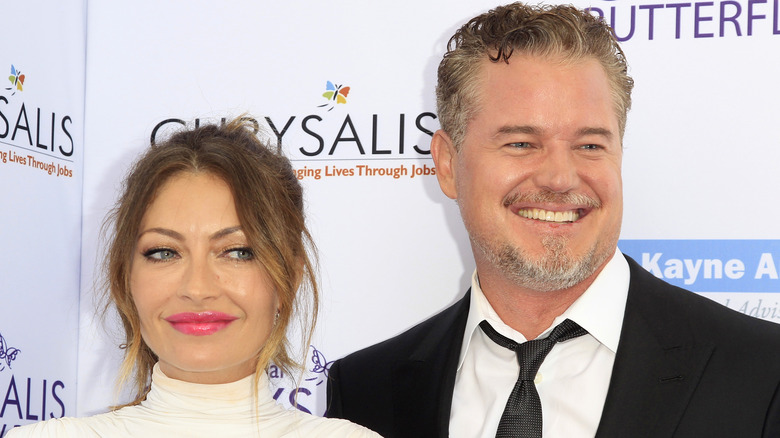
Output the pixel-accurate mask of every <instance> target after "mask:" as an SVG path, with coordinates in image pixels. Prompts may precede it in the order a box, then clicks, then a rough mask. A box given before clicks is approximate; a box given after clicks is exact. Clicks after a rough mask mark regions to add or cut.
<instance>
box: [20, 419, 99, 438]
mask: <svg viewBox="0 0 780 438" xmlns="http://www.w3.org/2000/svg"><path fill="white" fill-rule="evenodd" d="M91 423H92V421H90V419H89V418H72V417H64V418H53V419H51V420H47V421H41V422H38V423H33V424H28V425H26V426H20V427H15V428H13V429H11V430H10V431H9V432H8V433H7V434H6V435H5V437H6V438H26V437H36V438H64V437H97V436H100V435H99V434H98V433H96V432H95V430H94V429H93V428H92V425H91Z"/></svg>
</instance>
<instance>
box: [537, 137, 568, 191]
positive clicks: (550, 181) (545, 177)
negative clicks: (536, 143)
mask: <svg viewBox="0 0 780 438" xmlns="http://www.w3.org/2000/svg"><path fill="white" fill-rule="evenodd" d="M574 158H575V157H573V156H572V151H570V150H568V148H564V147H559V148H549V149H546V150H545V151H544V154H543V156H542V157H540V163H539V166H538V168H537V170H536V172H535V173H534V182H535V184H536V186H537V187H539V188H543V189H547V190H549V191H551V192H555V193H565V192H568V191H570V190H573V189H575V188H576V187H577V185H578V184H579V175H578V171H577V165H576V163H575V159H574Z"/></svg>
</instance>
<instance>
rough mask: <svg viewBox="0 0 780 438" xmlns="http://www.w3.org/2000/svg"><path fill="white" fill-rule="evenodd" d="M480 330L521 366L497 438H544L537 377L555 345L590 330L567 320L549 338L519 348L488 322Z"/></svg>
mask: <svg viewBox="0 0 780 438" xmlns="http://www.w3.org/2000/svg"><path fill="white" fill-rule="evenodd" d="M479 326H480V327H482V331H483V332H485V334H486V335H488V337H489V338H490V339H492V340H493V342H495V343H496V344H498V345H500V346H502V347H504V348H508V349H510V350H512V351H514V352H515V353H517V361H518V362H519V363H520V376H519V377H518V378H517V383H515V387H514V388H513V389H512V393H511V394H509V400H507V402H506V407H504V413H503V414H501V421H499V423H498V430H497V431H496V438H541V436H542V402H541V400H539V393H538V392H537V391H536V385H534V378H535V377H536V373H537V371H539V366H541V365H542V361H544V358H545V357H546V356H547V353H549V352H550V350H552V348H553V346H554V345H555V343H556V342H563V341H566V340H569V339H572V338H576V337H577V336H582V335H584V334H585V333H588V332H587V330H585V329H584V328H582V327H580V326H579V325H578V324H577V323H576V322H574V321H572V320H570V319H567V320H565V321H563V322H562V323H560V324H558V325H557V326H556V327H555V328H554V329H553V330H552V333H550V336H548V337H546V338H544V339H534V340H533V341H528V342H523V343H522V344H518V343H517V342H515V341H513V340H511V339H509V338H507V337H505V336H502V335H501V334H499V333H498V332H497V331H496V330H495V329H494V328H493V327H492V326H491V325H490V324H489V323H488V322H487V321H482V322H481V323H480V324H479Z"/></svg>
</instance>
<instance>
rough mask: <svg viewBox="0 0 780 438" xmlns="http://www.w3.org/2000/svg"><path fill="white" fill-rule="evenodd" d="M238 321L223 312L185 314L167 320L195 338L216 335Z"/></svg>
mask: <svg viewBox="0 0 780 438" xmlns="http://www.w3.org/2000/svg"><path fill="white" fill-rule="evenodd" d="M237 319H238V317H237V316H233V315H228V314H227V313H222V312H198V313H194V312H184V313H177V314H174V315H171V316H168V317H166V318H165V320H166V321H168V323H169V324H171V326H172V327H173V328H174V329H176V330H178V331H180V332H182V333H184V334H185V335H194V336H205V335H211V334H214V333H216V332H218V331H220V330H222V329H223V328H225V327H227V326H228V325H230V323H231V322H233V321H235V320H237Z"/></svg>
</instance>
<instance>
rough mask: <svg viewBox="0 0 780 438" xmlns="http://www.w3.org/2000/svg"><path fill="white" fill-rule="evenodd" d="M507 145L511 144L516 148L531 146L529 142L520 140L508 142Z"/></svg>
mask: <svg viewBox="0 0 780 438" xmlns="http://www.w3.org/2000/svg"><path fill="white" fill-rule="evenodd" d="M509 146H512V147H513V148H517V149H528V148H530V147H531V143H528V142H525V141H521V142H517V143H509Z"/></svg>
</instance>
